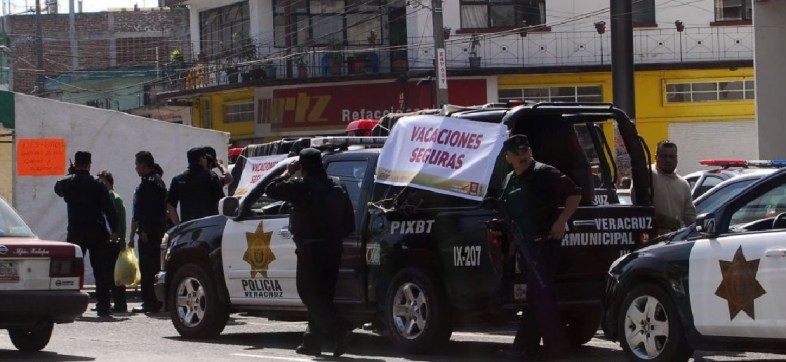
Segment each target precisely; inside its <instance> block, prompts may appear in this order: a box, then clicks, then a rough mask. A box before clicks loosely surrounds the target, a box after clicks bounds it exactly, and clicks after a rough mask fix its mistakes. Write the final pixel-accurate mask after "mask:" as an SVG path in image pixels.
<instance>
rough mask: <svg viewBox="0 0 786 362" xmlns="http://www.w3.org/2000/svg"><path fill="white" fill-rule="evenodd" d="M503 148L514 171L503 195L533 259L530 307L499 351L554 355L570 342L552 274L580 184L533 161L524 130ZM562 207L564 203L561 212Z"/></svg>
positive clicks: (529, 279)
mask: <svg viewBox="0 0 786 362" xmlns="http://www.w3.org/2000/svg"><path fill="white" fill-rule="evenodd" d="M503 150H504V152H505V161H507V162H508V163H509V164H510V165H511V166H513V171H511V172H510V173H509V174H508V175H507V177H506V178H505V181H504V183H503V185H504V186H503V191H502V200H503V201H504V203H505V206H504V207H505V208H506V210H507V214H508V215H509V216H510V218H511V219H512V222H513V224H514V227H518V228H520V230H521V233H522V234H523V236H524V240H523V242H521V243H518V245H519V247H523V248H526V250H523V252H526V253H527V254H528V255H529V259H530V260H531V262H532V263H530V265H527V308H526V310H524V315H523V319H522V321H521V325H520V326H519V329H518V331H517V332H516V338H515V340H514V342H513V349H512V350H503V351H502V352H501V354H503V355H505V356H509V357H535V356H538V355H539V356H538V357H555V356H558V355H560V354H562V353H564V351H565V347H566V346H567V344H566V339H565V335H564V326H563V324H562V321H561V318H560V316H559V311H558V310H557V303H556V300H555V299H554V290H553V280H552V275H553V273H554V271H555V269H556V262H557V260H558V251H559V247H560V244H561V242H562V238H563V237H564V236H565V226H566V225H567V222H568V220H569V219H570V217H571V216H572V215H573V213H574V212H575V211H576V209H577V208H578V206H579V202H580V201H581V188H580V187H578V186H576V184H575V183H574V182H573V181H571V179H570V178H568V177H567V176H565V175H563V174H562V173H561V172H560V171H559V170H557V169H556V168H554V167H552V166H549V165H547V164H544V163H540V162H537V161H535V160H534V159H533V158H532V149H531V148H530V147H529V140H528V139H527V136H525V135H514V136H512V137H510V138H508V139H507V140H506V141H505V143H504V146H503ZM560 206H564V209H563V210H562V211H561V212H560V211H559V207H560ZM532 264H534V265H532ZM520 265H526V262H525V261H522V263H521V264H520ZM541 338H543V348H542V350H541V348H540V347H539V345H540V340H541Z"/></svg>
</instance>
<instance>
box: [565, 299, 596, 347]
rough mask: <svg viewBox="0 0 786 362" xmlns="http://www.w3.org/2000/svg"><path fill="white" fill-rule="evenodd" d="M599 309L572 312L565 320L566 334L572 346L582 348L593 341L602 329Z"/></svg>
mask: <svg viewBox="0 0 786 362" xmlns="http://www.w3.org/2000/svg"><path fill="white" fill-rule="evenodd" d="M600 318H601V311H600V309H599V308H581V309H575V310H571V311H570V312H569V313H567V316H566V318H565V320H564V321H565V322H566V324H567V325H566V326H565V333H566V334H567V337H568V343H570V345H571V346H581V345H583V344H586V343H587V342H589V341H591V340H592V338H594V337H595V334H596V333H597V332H598V329H599V328H600Z"/></svg>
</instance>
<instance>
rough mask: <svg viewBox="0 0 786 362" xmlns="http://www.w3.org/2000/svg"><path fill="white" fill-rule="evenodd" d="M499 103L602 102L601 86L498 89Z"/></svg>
mask: <svg viewBox="0 0 786 362" xmlns="http://www.w3.org/2000/svg"><path fill="white" fill-rule="evenodd" d="M497 96H498V97H499V101H500V102H504V101H509V100H510V101H513V100H525V101H535V102H603V86H599V85H593V86H567V87H537V88H535V87H533V88H515V89H500V90H499V91H498V93H497Z"/></svg>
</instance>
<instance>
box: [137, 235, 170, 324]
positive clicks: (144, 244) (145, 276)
mask: <svg viewBox="0 0 786 362" xmlns="http://www.w3.org/2000/svg"><path fill="white" fill-rule="evenodd" d="M163 236H164V232H162V231H153V232H150V231H148V232H147V241H139V242H138V243H137V245H138V246H139V273H140V274H141V276H142V280H141V282H140V289H141V292H142V308H144V309H145V310H151V311H158V310H160V309H161V302H160V301H159V300H158V299H157V298H156V293H155V290H154V289H153V283H154V282H155V277H156V274H157V273H158V272H159V271H161V238H162V237H163Z"/></svg>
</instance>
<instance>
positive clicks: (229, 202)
mask: <svg viewBox="0 0 786 362" xmlns="http://www.w3.org/2000/svg"><path fill="white" fill-rule="evenodd" d="M218 211H219V212H220V213H221V215H222V216H226V217H238V216H239V214H240V200H239V199H238V198H237V197H233V196H228V197H225V198H223V199H221V200H219V201H218Z"/></svg>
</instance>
